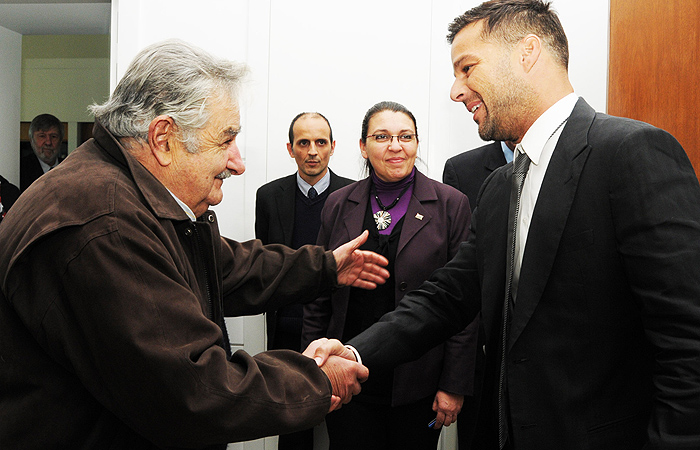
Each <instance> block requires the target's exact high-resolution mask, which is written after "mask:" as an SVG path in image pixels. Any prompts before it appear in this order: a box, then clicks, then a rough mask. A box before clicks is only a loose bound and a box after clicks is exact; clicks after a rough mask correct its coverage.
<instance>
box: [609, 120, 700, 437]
mask: <svg viewBox="0 0 700 450" xmlns="http://www.w3.org/2000/svg"><path fill="white" fill-rule="evenodd" d="M610 171H611V174H614V175H611V177H610V178H611V179H612V180H614V181H613V184H612V187H611V190H610V194H609V195H610V200H611V205H612V208H613V218H614V221H615V233H616V237H617V241H618V249H619V250H618V251H619V253H620V256H621V257H622V259H623V264H624V266H625V270H626V272H627V276H628V282H629V284H630V287H631V289H632V292H633V294H634V296H635V297H636V299H637V301H638V306H639V308H640V311H641V314H642V318H643V323H644V328H645V334H646V337H647V339H648V341H649V343H650V344H651V347H652V348H651V349H650V351H651V352H652V354H653V356H654V359H655V364H654V373H653V384H654V391H655V392H656V395H655V398H654V399H653V405H652V414H651V420H650V423H649V443H650V448H654V449H656V448H659V449H671V448H674V449H675V448H683V449H690V448H700V427H698V424H699V423H700V402H698V399H699V398H700V187H699V186H698V180H697V178H696V175H695V173H694V171H693V168H692V166H691V165H690V162H689V161H688V158H687V156H686V154H685V152H684V151H683V149H682V148H681V146H680V145H679V144H678V142H677V141H676V140H675V139H674V138H673V137H672V136H671V135H669V134H668V133H666V132H664V131H662V130H658V129H654V128H652V127H644V128H642V129H641V130H637V132H634V133H630V134H629V136H627V137H626V138H625V139H624V140H623V141H622V143H621V144H620V146H619V147H618V148H617V149H616V153H615V155H614V158H613V159H612V165H611V167H610Z"/></svg>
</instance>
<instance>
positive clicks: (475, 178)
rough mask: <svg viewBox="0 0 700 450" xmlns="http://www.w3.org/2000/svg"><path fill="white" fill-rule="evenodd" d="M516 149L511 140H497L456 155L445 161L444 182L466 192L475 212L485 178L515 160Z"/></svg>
mask: <svg viewBox="0 0 700 450" xmlns="http://www.w3.org/2000/svg"><path fill="white" fill-rule="evenodd" d="M514 149H515V144H513V143H511V142H509V143H506V142H503V141H496V142H491V143H489V144H486V145H484V146H481V147H478V148H475V149H473V150H469V151H466V152H462V153H460V154H459V155H455V156H453V157H452V158H450V159H448V160H447V161H446V162H445V169H444V170H443V172H442V182H443V183H445V184H449V185H450V186H452V187H453V188H455V189H457V190H459V191H461V192H462V193H464V195H466V196H467V198H469V205H470V206H471V209H472V212H473V211H474V206H475V205H476V196H477V195H478V194H479V188H480V187H481V185H482V184H483V182H484V180H486V178H487V177H488V176H489V175H491V172H493V171H494V170H496V169H498V168H499V167H501V166H503V165H505V164H507V163H509V162H511V161H513V150H514Z"/></svg>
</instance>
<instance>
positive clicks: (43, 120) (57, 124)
mask: <svg viewBox="0 0 700 450" xmlns="http://www.w3.org/2000/svg"><path fill="white" fill-rule="evenodd" d="M51 128H56V129H57V130H58V142H63V124H62V123H61V121H60V120H58V118H57V117H56V116H53V115H51V114H39V115H38V116H36V117H35V118H34V119H32V123H30V124H29V139H30V140H32V141H34V132H36V131H48V130H50V129H51Z"/></svg>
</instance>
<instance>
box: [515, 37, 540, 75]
mask: <svg viewBox="0 0 700 450" xmlns="http://www.w3.org/2000/svg"><path fill="white" fill-rule="evenodd" d="M518 49H519V51H520V55H519V57H520V60H519V63H520V65H521V67H522V68H523V70H524V71H525V72H526V73H527V72H530V70H532V68H533V67H534V66H535V64H536V63H537V61H538V60H539V58H540V54H541V53H542V41H541V40H540V38H539V37H538V36H537V35H534V34H528V35H527V36H525V37H524V38H523V40H522V41H520V44H518Z"/></svg>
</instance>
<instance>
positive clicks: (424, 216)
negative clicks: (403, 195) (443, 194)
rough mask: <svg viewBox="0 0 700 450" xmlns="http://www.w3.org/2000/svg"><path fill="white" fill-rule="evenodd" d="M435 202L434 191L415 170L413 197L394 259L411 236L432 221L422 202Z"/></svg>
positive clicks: (435, 195)
mask: <svg viewBox="0 0 700 450" xmlns="http://www.w3.org/2000/svg"><path fill="white" fill-rule="evenodd" d="M426 201H437V194H436V193H435V189H433V188H432V186H430V185H429V184H428V183H426V182H425V175H423V174H422V173H420V172H418V170H416V178H415V181H414V182H413V195H412V196H411V200H410V202H409V203H408V209H407V210H406V215H405V216H404V219H403V228H402V229H401V236H400V237H399V246H398V248H397V249H396V257H397V258H398V255H399V254H401V250H403V248H404V247H406V244H408V243H409V242H410V241H411V239H413V236H415V235H416V233H418V232H419V231H420V230H421V228H423V227H424V226H426V225H427V224H428V222H430V220H431V219H432V217H431V216H430V214H428V212H427V211H426V210H425V209H424V208H423V204H422V203H423V202H426Z"/></svg>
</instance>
